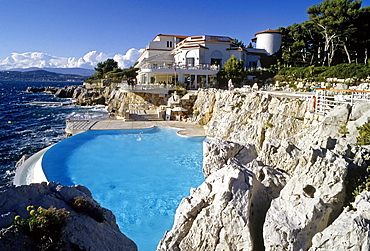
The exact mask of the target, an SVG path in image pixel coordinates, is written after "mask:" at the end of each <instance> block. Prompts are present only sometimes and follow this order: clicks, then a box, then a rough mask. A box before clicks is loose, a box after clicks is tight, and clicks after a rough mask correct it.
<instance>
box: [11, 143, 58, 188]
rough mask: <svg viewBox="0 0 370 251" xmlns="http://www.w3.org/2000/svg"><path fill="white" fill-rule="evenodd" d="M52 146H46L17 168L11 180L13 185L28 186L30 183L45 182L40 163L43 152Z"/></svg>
mask: <svg viewBox="0 0 370 251" xmlns="http://www.w3.org/2000/svg"><path fill="white" fill-rule="evenodd" d="M52 146H53V145H51V146H48V147H46V148H44V149H42V150H40V151H38V152H37V153H35V154H33V155H32V156H31V157H29V158H28V159H27V160H26V161H25V162H24V163H23V164H22V165H21V166H20V167H18V168H17V169H16V171H15V175H14V178H13V185H15V186H21V185H29V184H31V183H41V182H47V179H46V176H45V174H44V171H43V170H42V165H41V162H42V158H43V156H44V154H45V152H46V151H47V150H49V149H50V148H51V147H52Z"/></svg>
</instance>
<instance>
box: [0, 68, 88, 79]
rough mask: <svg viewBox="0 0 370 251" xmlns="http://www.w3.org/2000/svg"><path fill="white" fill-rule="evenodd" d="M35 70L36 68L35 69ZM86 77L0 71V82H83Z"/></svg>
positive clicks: (44, 72) (43, 72)
mask: <svg viewBox="0 0 370 251" xmlns="http://www.w3.org/2000/svg"><path fill="white" fill-rule="evenodd" d="M36 69H37V68H36ZM86 78H87V76H81V75H75V74H62V73H56V72H50V71H44V70H30V71H0V80H10V81H74V82H83V81H84V80H85V79H86Z"/></svg>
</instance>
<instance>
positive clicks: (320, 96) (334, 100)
mask: <svg viewBox="0 0 370 251" xmlns="http://www.w3.org/2000/svg"><path fill="white" fill-rule="evenodd" d="M315 92H316V93H315V96H314V100H313V102H314V103H313V106H314V108H315V113H317V114H320V115H325V114H327V113H328V112H330V111H331V110H333V109H334V107H335V106H337V105H340V104H350V105H351V106H352V105H353V104H354V103H356V102H360V101H365V100H368V101H370V91H362V90H343V89H324V88H317V89H316V90H315Z"/></svg>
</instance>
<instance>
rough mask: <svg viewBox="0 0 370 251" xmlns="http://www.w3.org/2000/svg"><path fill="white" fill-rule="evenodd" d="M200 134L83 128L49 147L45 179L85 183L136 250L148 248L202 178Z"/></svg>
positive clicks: (70, 183)
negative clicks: (113, 217) (182, 200)
mask: <svg viewBox="0 0 370 251" xmlns="http://www.w3.org/2000/svg"><path fill="white" fill-rule="evenodd" d="M203 140H204V138H203V137H199V138H184V137H179V136H177V135H176V130H174V129H171V128H161V127H155V128H152V129H145V130H136V129H135V130H114V131H88V132H85V133H82V134H79V135H76V136H73V137H71V138H68V139H65V140H63V141H61V142H60V143H58V144H56V145H55V146H53V147H52V148H50V149H49V150H48V151H47V152H46V153H45V155H44V158H43V162H42V166H43V169H44V172H45V175H46V177H47V179H48V180H49V181H56V182H60V183H61V184H63V185H74V184H81V185H84V186H87V187H88V188H89V189H90V191H91V192H92V194H93V197H94V199H95V200H97V201H98V202H99V203H100V204H101V205H102V206H103V207H106V208H108V209H110V210H112V211H113V213H114V214H115V216H116V218H117V224H118V225H119V227H120V229H121V231H122V232H123V233H124V234H126V235H127V236H128V237H129V238H131V239H132V240H133V241H134V242H135V243H136V244H137V245H138V247H139V250H140V251H145V250H148V251H153V250H155V249H156V247H157V245H158V243H159V241H160V239H162V238H163V235H164V233H165V231H166V230H170V229H171V228H172V224H173V219H174V214H175V211H176V208H177V207H178V205H179V203H180V201H181V199H182V198H183V197H186V196H188V195H189V193H190V192H189V191H190V188H192V187H197V186H199V185H200V184H201V183H202V182H203V180H204V178H203V174H202V170H201V169H202V158H203V155H202V146H203V143H202V142H203Z"/></svg>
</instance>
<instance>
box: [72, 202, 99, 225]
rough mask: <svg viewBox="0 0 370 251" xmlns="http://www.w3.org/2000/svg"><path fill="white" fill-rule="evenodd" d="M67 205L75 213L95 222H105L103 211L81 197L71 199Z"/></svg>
mask: <svg viewBox="0 0 370 251" xmlns="http://www.w3.org/2000/svg"><path fill="white" fill-rule="evenodd" d="M69 205H71V207H72V208H73V210H75V211H76V212H77V213H82V214H87V215H88V216H90V217H91V218H93V219H94V220H96V221H97V222H103V221H104V220H105V217H104V213H103V209H102V208H101V207H100V206H94V205H93V204H92V203H91V202H90V201H88V200H87V199H85V198H84V197H82V196H78V197H75V198H73V199H72V200H71V201H70V202H69Z"/></svg>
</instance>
